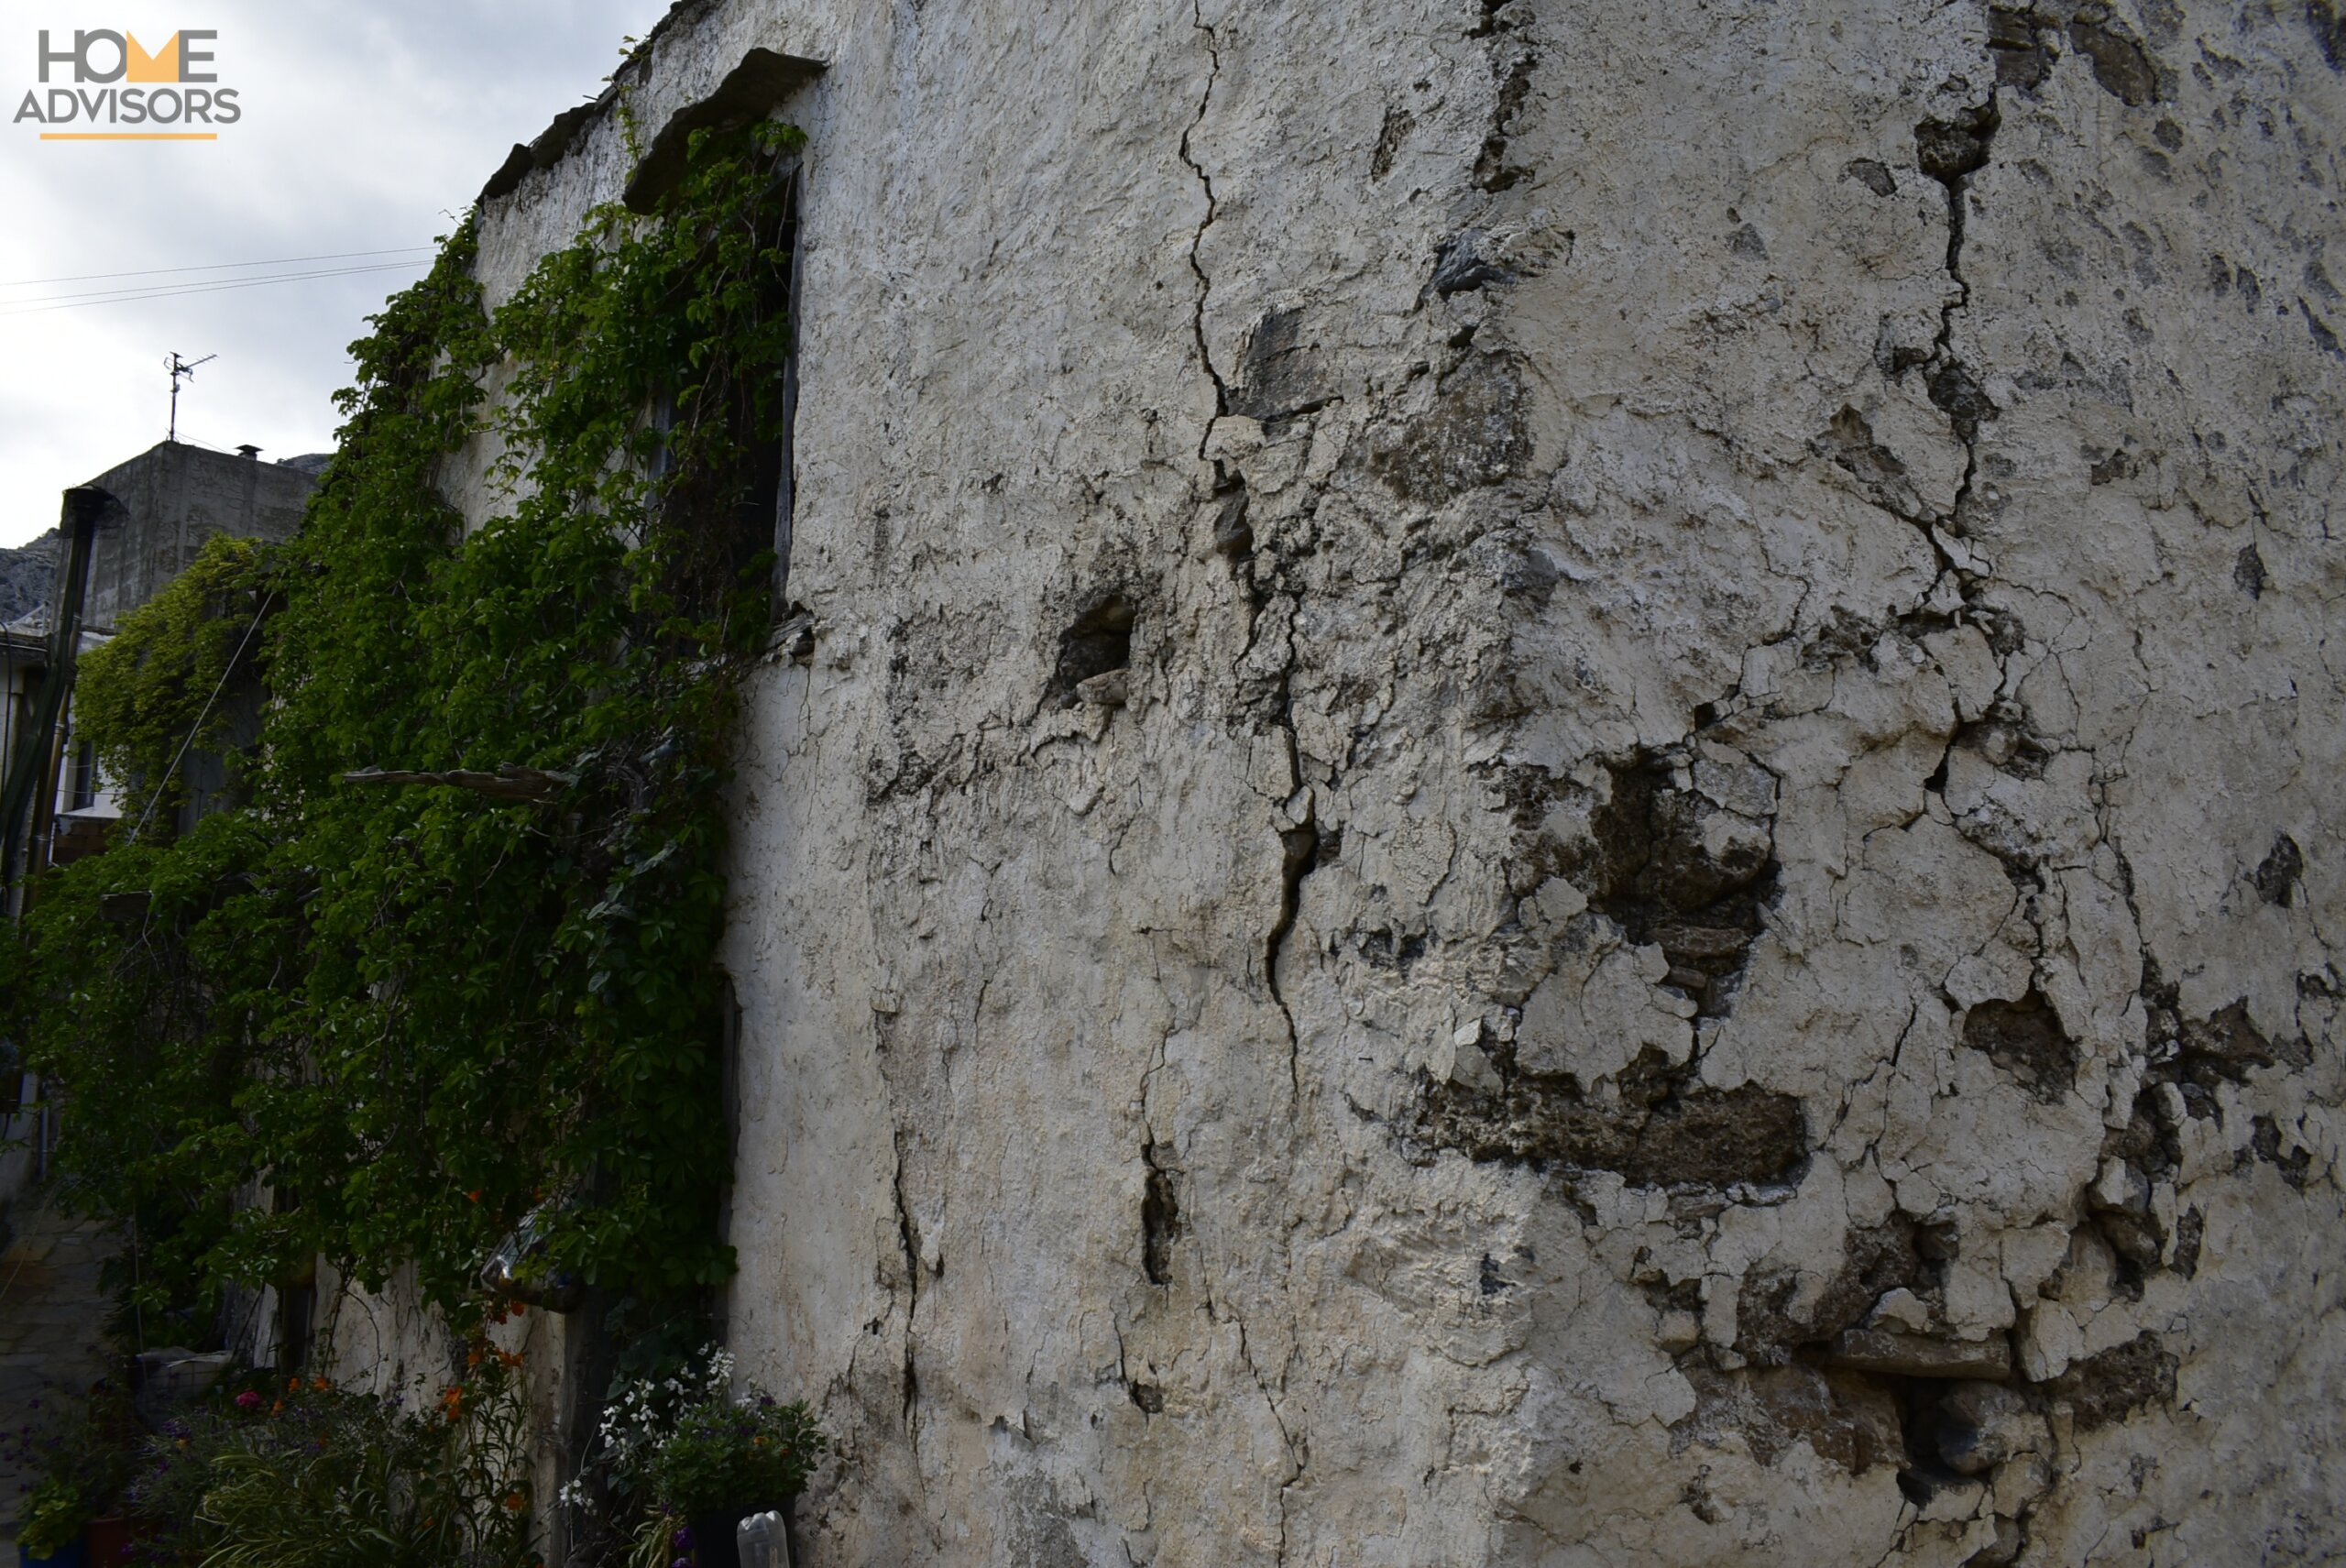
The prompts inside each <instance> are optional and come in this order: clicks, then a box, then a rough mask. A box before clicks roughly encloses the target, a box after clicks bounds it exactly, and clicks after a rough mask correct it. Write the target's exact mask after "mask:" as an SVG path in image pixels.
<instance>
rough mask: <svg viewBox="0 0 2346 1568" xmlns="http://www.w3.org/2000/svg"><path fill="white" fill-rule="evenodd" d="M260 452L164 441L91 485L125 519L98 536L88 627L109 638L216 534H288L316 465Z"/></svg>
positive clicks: (314, 479) (314, 460)
mask: <svg viewBox="0 0 2346 1568" xmlns="http://www.w3.org/2000/svg"><path fill="white" fill-rule="evenodd" d="M259 450H260V449H259V448H258V447H246V448H242V449H240V450H239V452H237V453H234V454H231V453H226V452H214V451H213V450H212V449H211V448H209V447H205V446H190V445H188V444H186V443H184V442H172V441H166V442H161V443H159V444H157V445H155V446H153V447H150V448H148V450H147V451H145V452H142V453H140V454H139V455H137V456H136V457H133V458H132V459H130V461H128V462H127V463H123V464H119V465H117V466H115V467H112V468H109V469H107V470H106V471H105V472H104V473H103V474H101V475H99V476H98V477H96V478H94V479H92V480H91V481H90V483H91V484H92V485H94V486H95V487H97V488H99V489H102V490H105V491H107V492H109V493H110V494H112V495H113V496H114V498H115V499H116V500H119V501H120V502H121V503H122V505H123V509H124V510H125V512H126V514H127V521H126V524H125V525H124V526H123V527H122V528H120V529H109V530H102V531H101V532H100V533H99V535H98V550H97V554H96V557H95V558H94V559H93V561H92V563H91V566H90V594H89V603H88V605H87V607H86V608H85V609H84V612H83V613H84V616H85V619H86V621H87V624H88V625H90V626H91V627H92V628H93V629H95V630H106V631H111V630H113V629H114V627H115V623H116V622H117V621H119V620H121V619H122V618H123V617H124V616H125V615H126V614H128V613H129V612H130V611H131V610H134V609H137V608H138V607H139V606H140V605H142V604H145V603H146V602H147V601H148V599H150V598H154V597H155V596H156V595H157V594H159V593H160V592H162V590H163V588H164V587H165V585H167V584H169V583H170V580H171V579H172V578H174V577H176V576H179V575H180V573H181V570H182V569H183V568H184V567H185V566H186V565H187V564H188V563H189V562H191V561H192V560H194V559H195V555H196V552H197V551H199V550H201V549H203V542H204V541H205V540H207V539H209V538H211V537H212V536H213V535H214V534H215V533H225V534H230V535H233V536H235V537H236V538H239V539H271V540H276V539H290V538H291V537H292V534H293V531H294V530H295V529H296V528H299V527H300V526H301V509H302V508H303V507H304V506H306V505H307V504H308V503H309V499H310V492H311V491H312V489H314V488H317V483H318V475H319V474H320V473H321V472H323V457H322V456H308V457H293V458H288V459H286V460H285V461H283V462H280V463H263V462H261V461H260V460H259V457H258V453H259Z"/></svg>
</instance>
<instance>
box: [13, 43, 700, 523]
mask: <svg viewBox="0 0 2346 1568" xmlns="http://www.w3.org/2000/svg"><path fill="white" fill-rule="evenodd" d="M666 8H667V7H666V4H665V0H496V3H494V4H489V3H486V0H407V3H404V4H399V3H389V0H364V3H345V4H337V5H295V4H286V3H284V0H275V3H271V0H120V3H117V0H105V3H104V4H96V3H92V0H78V3H76V4H73V5H65V4H61V3H48V4H36V5H12V6H10V7H8V11H9V13H10V14H9V15H8V16H6V17H5V20H0V108H5V113H6V114H7V115H15V114H16V110H17V107H18V105H19V104H21V103H22V101H23V98H24V95H25V93H27V92H28V91H38V90H39V89H40V88H41V85H42V84H41V83H40V82H39V79H38V63H37V60H36V52H37V49H38V35H39V32H40V30H41V29H42V28H44V27H46V28H48V29H49V33H50V35H51V46H52V47H53V48H62V47H66V43H67V40H68V38H70V36H71V32H72V30H73V29H74V28H75V27H83V28H94V27H108V28H113V29H115V30H118V31H126V32H128V33H131V34H133V35H136V36H137V38H140V39H141V40H142V41H151V40H159V39H161V38H168V37H170V34H171V33H172V32H174V31H176V30H178V29H180V28H183V27H187V28H203V27H209V28H214V29H216V30H217V31H218V33H219V38H218V39H217V40H216V41H215V42H214V44H212V45H211V46H209V47H211V48H212V49H214V56H215V58H214V63H213V65H212V67H211V68H210V69H213V70H215V71H218V72H219V75H220V82H219V83H218V85H219V86H220V87H223V88H226V87H234V88H235V89H236V91H237V94H238V98H239V101H240V104H241V107H242V109H243V118H242V119H241V121H240V122H239V123H238V124H236V125H234V126H225V127H222V128H221V129H220V139H219V140H218V141H216V142H186V143H179V142H121V143H76V142H43V141H41V140H39V139H38V134H39V127H38V126H36V125H35V124H33V123H32V122H31V121H29V120H27V121H25V122H22V123H16V124H9V123H7V122H6V121H5V120H0V212H5V213H6V214H9V221H8V222H7V224H5V225H0V283H5V284H10V285H18V284H23V283H25V282H26V281H27V280H36V279H49V278H69V277H80V276H82V275H86V274H92V273H104V272H126V271H131V270H136V269H153V268H166V267H191V266H198V265H203V264H210V263H218V262H241V261H248V260H258V259H263V258H278V257H304V256H317V255H323V254H327V253H333V252H344V251H358V250H375V249H379V248H387V247H399V246H419V245H424V244H428V243H429V242H430V241H431V240H432V239H433V237H434V236H439V235H443V234H445V233H446V232H447V231H448V229H449V227H450V226H451V225H452V224H453V222H454V220H455V214H459V213H461V212H462V211H463V210H464V208H465V207H466V204H467V203H470V202H471V200H472V198H473V197H474V196H475V195H476V194H477V192H479V190H480V187H481V184H482V182H483V181H486V180H487V179H488V176H489V175H490V174H491V173H492V172H494V171H495V170H496V169H497V166H498V165H499V163H501V162H502V161H503V160H504V158H505V154H506V152H507V150H508V149H509V148H510V147H511V146H512V144H513V143H514V142H516V141H527V140H529V139H530V138H531V137H534V136H535V135H537V133H538V132H539V131H541V130H543V129H544V128H545V126H546V123H547V122H548V121H549V120H551V119H552V118H553V117H554V115H555V114H556V113H558V112H559V111H561V110H562V109H565V108H566V107H568V106H569V105H570V104H575V103H576V102H578V101H579V100H580V99H582V98H586V97H591V96H593V95H594V94H595V93H597V92H598V91H600V90H601V87H602V79H603V78H604V77H605V76H606V75H607V74H608V72H609V71H610V70H611V68H612V66H614V65H615V64H616V63H617V62H618V60H619V40H620V38H622V37H623V36H625V35H627V34H630V33H633V34H641V33H644V32H647V31H649V30H650V28H651V27H652V24H653V23H654V22H656V21H657V20H658V19H659V17H660V16H661V15H662V14H663V12H664V11H665V10H666ZM68 74H69V72H68V71H66V70H64V69H61V68H60V69H59V70H56V71H53V72H52V75H53V77H55V78H56V79H57V80H56V81H55V82H52V83H51V84H52V85H55V84H59V83H61V82H63V80H64V79H65V77H66V76H67V75H68ZM389 259H393V258H355V259H353V260H351V261H345V262H340V263H336V262H331V261H322V262H317V263H313V264H311V265H310V266H308V267H295V266H288V267H281V268H272V269H266V270H270V271H301V270H316V269H327V268H333V267H335V266H356V265H364V264H365V263H366V262H367V261H369V260H389ZM421 273H422V262H421V260H420V259H419V260H418V261H417V262H416V264H415V265H414V266H413V268H412V269H411V270H408V271H390V272H376V273H363V274H358V275H356V276H350V277H342V278H322V279H315V280H310V281H306V282H294V283H282V284H277V285H273V286H270V287H267V288H256V289H238V290H226V291H215V292H210V293H192V294H183V295H180V296H178V297H175V298H168V299H154V300H145V301H137V302H110V303H105V304H101V305H96V306H93V307H87V308H79V309H72V310H53V311H44V312H39V313H6V312H9V311H10V310H11V309H12V307H13V306H14V304H15V303H16V302H29V301H32V300H35V299H38V298H53V297H55V296H58V295H61V294H68V293H73V292H78V291H90V290H102V289H118V288H125V287H138V286H156V285H168V284H174V283H185V284H198V283H203V282H206V281H214V280H222V279H225V278H230V277H233V276H236V274H232V273H225V272H211V273H205V272H187V273H181V274H179V275H177V276H175V277H159V278H119V279H112V280H92V281H87V282H68V283H50V284H40V285H35V286H11V287H0V544H16V543H22V542H23V541H24V540H26V539H28V538H30V537H31V536H32V535H34V534H36V533H38V532H40V531H41V530H43V529H45V528H49V527H51V526H53V525H54V524H55V522H56V521H57V511H58V493H59V492H60V490H62V489H64V488H67V487H68V486H71V485H75V484H79V483H81V482H82V481H83V480H85V479H88V478H90V477H93V476H94V475H96V474H99V473H102V472H104V470H105V469H107V468H109V467H112V466H114V465H115V464H116V463H119V462H121V461H122V460H123V459H124V458H126V457H129V456H132V455H136V454H137V453H139V452H143V451H145V450H146V449H147V448H148V447H149V446H151V445H153V444H155V443H156V442H158V441H160V440H161V439H162V438H163V432H164V422H165V419H166V416H167V413H168V409H169V403H170V383H169V380H168V378H166V376H165V374H164V370H163V358H164V356H165V355H166V354H168V353H170V352H171V351H173V350H177V351H178V352H180V353H181V354H184V355H185V356H188V357H189V358H191V359H195V358H200V357H202V356H204V355H206V354H216V355H218V356H219V358H218V359H216V360H214V362H213V363H211V364H209V365H206V366H204V367H203V368H202V369H201V370H199V371H198V372H197V373H196V377H195V379H194V381H193V382H192V383H191V384H190V385H189V386H188V387H187V388H186V389H184V390H183V391H182V392H181V401H180V433H181V438H182V439H187V440H194V441H199V442H202V443H203V444H208V445H214V446H220V447H224V448H225V447H234V446H236V444H239V443H243V442H252V443H254V444H258V445H259V446H261V447H262V448H263V449H264V450H263V452H262V456H263V458H264V459H265V460H266V459H269V458H274V457H290V456H292V455H294V454H296V453H299V452H314V451H319V450H322V449H323V448H325V447H326V446H329V445H331V444H332V442H333V431H334V423H335V417H334V407H333V404H332V401H331V398H332V395H333V393H334V390H335V389H337V388H339V387H342V386H344V385H345V384H346V383H347V381H348V379H349V358H348V356H347V355H346V354H345V346H346V345H348V344H349V343H350V342H352V341H353V340H354V339H356V338H357V337H359V336H361V335H362V334H364V333H365V332H366V330H367V327H366V317H367V314H369V313H371V312H373V311H374V310H376V309H377V308H378V306H379V305H380V304H381V302H382V301H383V299H384V297H385V296H386V295H387V294H389V292H391V291H393V290H395V289H397V288H398V287H400V285H401V284H403V283H404V282H405V281H407V280H409V279H411V278H413V277H415V276H419V275H421Z"/></svg>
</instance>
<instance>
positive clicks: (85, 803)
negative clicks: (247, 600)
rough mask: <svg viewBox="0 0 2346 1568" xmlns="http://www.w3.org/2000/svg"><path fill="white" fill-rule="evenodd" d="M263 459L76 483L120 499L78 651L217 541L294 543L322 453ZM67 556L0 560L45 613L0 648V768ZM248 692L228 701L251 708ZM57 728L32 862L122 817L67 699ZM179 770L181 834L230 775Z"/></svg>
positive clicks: (42, 664)
mask: <svg viewBox="0 0 2346 1568" xmlns="http://www.w3.org/2000/svg"><path fill="white" fill-rule="evenodd" d="M258 453H259V448H258V447H246V448H242V449H240V450H239V451H237V452H236V453H226V452H214V451H213V450H212V449H210V448H209V447H203V446H191V445H189V444H186V443H184V442H171V441H166V442H161V443H159V444H156V445H155V446H153V447H150V448H149V449H148V450H147V451H145V452H142V453H140V454H139V455H137V456H136V457H133V458H131V459H130V460H129V461H128V462H126V463H122V464H118V465H116V466H114V467H112V468H109V469H107V470H106V471H105V472H104V473H103V474H101V475H99V476H98V477H96V478H94V479H93V480H91V481H90V482H89V485H88V486H87V487H83V488H94V489H98V490H103V491H104V492H105V493H106V494H108V495H110V496H112V497H113V498H114V499H115V502H116V503H118V504H117V506H116V507H115V508H114V509H110V510H109V511H108V513H107V516H106V520H105V521H103V522H101V523H100V524H99V526H98V529H97V532H96V536H95V542H94V546H93V550H92V553H91V563H90V573H89V582H88V587H87V588H86V590H85V592H84V595H83V600H82V618H81V623H82V638H81V647H82V650H83V652H87V651H88V650H89V649H91V648H94V647H96V646H98V645H99V644H101V643H103V642H104V641H105V640H106V639H107V638H108V637H110V636H111V635H112V634H113V632H114V630H115V626H116V625H117V624H119V622H120V621H121V620H122V618H123V617H124V616H126V615H127V614H129V613H130V612H131V611H132V610H135V609H137V608H138V607H140V606H141V605H143V604H145V603H147V602H148V600H149V599H151V598H154V597H155V596H156V595H157V594H159V593H160V592H161V591H162V590H163V589H164V588H165V587H168V586H169V585H170V582H171V580H172V579H173V578H175V577H177V576H179V574H180V573H181V571H182V570H184V569H185V568H186V566H187V565H188V564H189V563H190V562H192V560H194V559H195V556H196V553H197V552H198V551H200V550H202V549H203V543H204V541H206V540H207V539H210V538H211V537H213V536H214V534H222V533H225V534H228V535H231V536H232V537H236V538H244V539H268V540H282V539H287V538H291V536H292V533H293V531H294V530H295V529H296V528H298V527H300V526H301V512H302V509H303V508H304V506H306V505H307V503H308V499H309V495H310V492H311V491H312V489H314V488H316V486H317V483H318V478H319V476H320V475H321V474H323V471H324V467H325V463H326V460H327V455H326V454H312V455H305V456H301V457H292V458H287V459H285V460H283V461H281V462H277V463H263V462H261V461H259V458H258ZM10 554H11V559H9V560H6V561H0V567H5V568H7V569H8V572H7V573H5V574H0V588H8V587H11V585H14V589H15V591H16V592H17V593H18V595H19V597H24V598H28V597H29V596H30V593H31V591H32V585H33V584H34V583H35V582H36V580H37V579H39V578H43V577H45V578H46V580H45V581H42V582H40V583H39V591H40V594H41V599H40V604H41V608H40V609H38V611H37V612H36V613H33V614H31V615H27V616H25V617H23V618H21V619H19V620H16V621H15V622H13V623H11V624H10V625H9V626H8V627H7V628H6V629H5V637H6V643H5V651H0V652H5V658H0V667H5V678H6V682H7V705H8V710H7V714H6V718H5V727H6V734H5V741H6V747H5V751H0V758H5V763H4V764H0V765H5V766H16V765H17V762H18V758H17V754H16V745H17V737H18V735H19V734H20V733H21V729H20V727H21V726H22V725H24V724H27V723H30V722H32V720H33V718H34V716H35V713H36V709H37V707H38V700H39V694H40V690H41V685H42V683H43V681H44V680H45V679H46V678H47V674H48V668H47V666H48V656H49V651H48V642H49V628H50V627H51V626H53V625H55V624H56V622H57V618H58V616H59V615H60V613H61V612H62V610H63V608H64V606H63V595H64V593H65V591H66V584H65V582H64V575H63V567H64V565H65V562H64V554H65V551H64V546H63V544H62V543H60V536H59V535H58V534H55V533H51V534H44V535H43V536H42V537H41V538H40V539H38V540H36V541H35V542H34V543H32V544H31V545H27V546H26V547H25V548H24V549H23V550H21V551H17V552H14V553H10ZM11 574H12V575H11ZM250 696H251V694H247V693H238V694H233V697H234V700H237V701H243V702H247V705H249V699H250ZM60 730H61V733H60V734H58V735H57V736H55V737H54V738H53V739H52V742H51V744H52V746H53V748H54V750H53V751H52V754H51V755H50V756H49V759H48V761H47V763H46V766H47V767H48V769H49V772H50V773H52V774H53V775H54V777H55V780H56V788H55V790H54V792H53V797H52V798H51V799H49V801H47V802H46V803H45V804H41V805H37V806H36V808H35V809H34V811H33V812H32V814H31V816H30V817H29V818H28V820H27V829H28V830H30V831H32V832H34V833H37V834H39V835H41V836H42V850H41V854H40V856H39V857H38V858H40V859H42V860H44V861H47V862H50V863H57V864H63V863H65V862H68V861H74V860H78V859H80V858H81V857H82V856H83V855H87V854H92V853H94V852H96V851H97V850H100V849H102V848H104V844H105V840H106V831H107V829H108V828H109V827H110V826H111V825H112V824H113V823H114V822H115V820H116V818H117V817H119V815H120V809H119V806H118V804H117V797H116V792H115V787H114V784H112V783H111V782H110V781H108V780H107V779H106V778H105V776H104V770H103V769H101V768H100V767H99V766H98V762H97V756H96V751H95V749H94V748H93V746H92V744H91V743H90V741H89V740H88V739H87V738H86V737H85V736H83V735H82V733H81V732H80V730H79V729H78V727H77V726H76V725H75V724H74V722H73V718H72V703H71V694H70V693H69V694H68V696H67V699H66V703H65V707H64V710H63V714H62V716H61V724H60ZM181 765H182V767H184V768H185V769H186V771H187V774H188V783H189V788H188V790H187V794H186V797H185V799H184V801H183V802H182V805H181V822H180V824H179V826H181V828H184V827H186V826H188V825H189V824H191V823H192V821H193V820H194V819H195V818H196V817H201V816H203V814H204V812H205V811H206V810H207V809H208V808H209V807H210V806H211V805H212V803H213V802H214V801H215V800H217V799H218V798H219V795H220V792H221V791H222V790H223V789H224V788H225V784H226V779H227V774H226V771H225V763H224V762H222V760H221V759H220V758H218V757H215V756H213V755H211V754H210V753H208V752H191V753H190V755H189V756H188V758H187V759H186V761H185V762H183V763H182V764H181ZM13 896H14V894H13V890H12V892H11V898H12V899H13Z"/></svg>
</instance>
